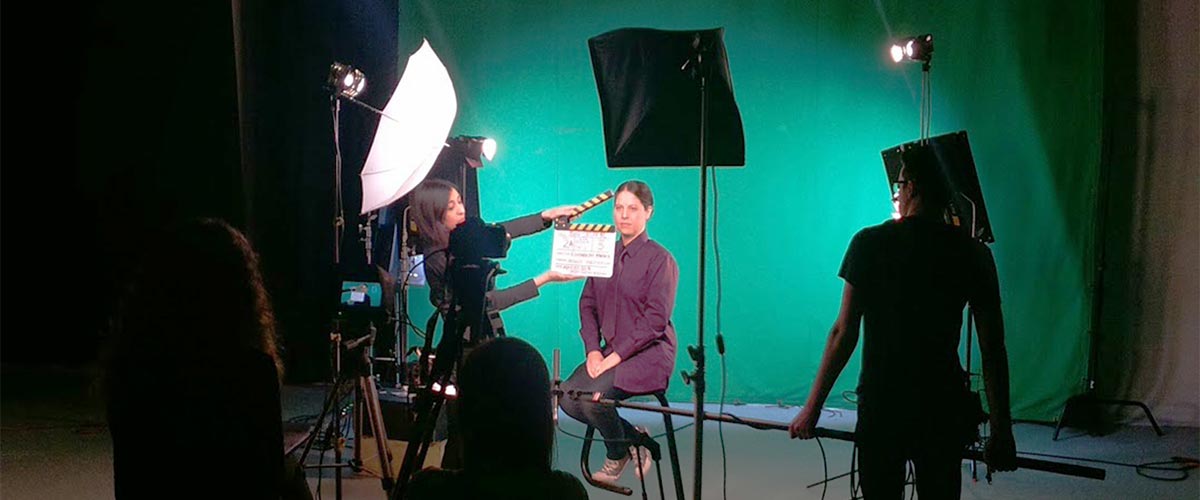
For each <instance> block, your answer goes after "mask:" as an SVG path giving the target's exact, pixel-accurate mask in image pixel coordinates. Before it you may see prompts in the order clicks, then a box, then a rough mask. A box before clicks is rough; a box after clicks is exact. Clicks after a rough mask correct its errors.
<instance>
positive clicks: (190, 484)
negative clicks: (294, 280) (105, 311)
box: [105, 219, 311, 499]
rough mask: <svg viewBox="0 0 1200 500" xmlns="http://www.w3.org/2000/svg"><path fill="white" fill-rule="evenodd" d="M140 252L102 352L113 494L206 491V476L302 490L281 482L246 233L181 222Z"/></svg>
mask: <svg viewBox="0 0 1200 500" xmlns="http://www.w3.org/2000/svg"><path fill="white" fill-rule="evenodd" d="M146 255H147V257H146V258H145V259H144V260H143V261H142V263H141V265H140V266H139V268H138V269H137V270H136V273H135V275H134V276H133V279H132V280H131V282H130V284H129V286H128V288H127V290H126V292H125V294H124V296H123V297H122V298H121V301H120V305H119V309H118V311H117V314H116V316H115V318H114V322H113V326H114V331H113V336H112V338H111V339H110V345H109V346H108V352H107V353H106V357H107V360H106V361H107V365H108V366H107V367H106V371H105V388H106V391H107V412H108V422H109V431H110V432H111V434H112V442H113V483H114V488H115V490H116V496H117V498H164V497H170V498H193V497H198V496H208V495H211V493H212V492H211V491H207V490H205V489H203V488H200V489H197V485H198V484H201V483H202V482H203V479H202V478H203V477H204V476H212V475H221V476H223V477H222V478H221V479H219V480H218V482H219V483H220V484H221V485H222V486H221V489H222V490H224V491H228V492H229V493H230V494H231V495H233V496H237V497H239V498H273V499H277V498H280V497H281V496H282V497H285V498H296V497H299V498H306V497H307V498H311V497H310V496H309V492H308V489H307V486H306V485H305V484H304V480H303V477H302V475H301V476H299V477H298V478H297V477H296V476H295V474H296V470H295V469H293V470H292V472H291V474H292V475H293V477H292V481H290V482H285V480H284V472H285V471H284V469H285V468H284V457H283V431H282V416H281V411H280V401H279V383H280V378H281V373H282V364H281V362H280V359H279V356H278V353H277V349H276V339H275V321H274V314H273V312H272V310H271V305H270V302H269V299H268V297H267V294H266V291H265V290H264V288H263V282H262V276H261V275H260V274H259V267H258V257H257V256H256V255H255V253H254V251H253V250H252V249H251V247H250V243H249V241H247V240H246V237H245V236H243V235H242V233H240V232H239V231H238V230H236V229H234V228H233V227H230V226H229V225H228V224H226V223H225V222H222V221H219V220H213V219H204V220H191V221H187V222H185V223H183V224H181V225H179V226H176V227H173V228H171V229H170V230H168V231H165V232H164V234H163V235H162V236H160V237H158V238H156V239H155V246H154V248H153V249H150V250H148V251H147V254H146ZM180 270H183V271H182V272H181V271H180ZM289 488H291V489H289Z"/></svg>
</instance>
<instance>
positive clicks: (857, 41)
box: [400, 0, 1102, 420]
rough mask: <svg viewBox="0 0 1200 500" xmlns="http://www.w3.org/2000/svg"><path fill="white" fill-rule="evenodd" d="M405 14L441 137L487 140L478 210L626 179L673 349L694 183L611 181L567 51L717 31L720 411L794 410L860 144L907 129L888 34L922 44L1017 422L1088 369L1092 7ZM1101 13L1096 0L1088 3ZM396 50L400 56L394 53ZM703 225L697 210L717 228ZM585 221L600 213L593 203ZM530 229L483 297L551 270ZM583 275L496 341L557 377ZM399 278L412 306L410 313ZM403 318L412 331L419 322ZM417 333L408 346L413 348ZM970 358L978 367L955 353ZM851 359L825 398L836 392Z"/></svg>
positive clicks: (693, 266) (857, 219)
mask: <svg viewBox="0 0 1200 500" xmlns="http://www.w3.org/2000/svg"><path fill="white" fill-rule="evenodd" d="M1048 3H1049V4H1067V3H1070V4H1072V5H1070V6H1061V5H1045V3H1044V2H1042V1H1041V0H1018V1H1013V2H1000V3H997V2H988V1H983V0H972V1H955V0H943V1H927V2H898V1H881V2H871V1H844V0H828V1H791V2H765V1H764V2H724V1H692V2H640V1H605V2H571V1H539V0H530V1H521V2H483V1H480V2H472V1H402V2H401V16H400V17H401V24H400V35H401V36H400V39H401V45H402V46H401V53H402V54H409V53H411V52H413V51H415V49H416V48H417V47H418V46H419V44H420V41H421V39H422V38H428V39H429V40H430V43H431V44H432V46H433V48H434V50H435V51H436V52H437V53H438V55H439V56H440V57H441V58H442V60H443V61H444V62H445V63H446V65H447V68H448V69H449V71H450V75H451V78H452V79H453V81H454V85H455V89H456V91H457V93H458V100H459V115H458V118H457V119H456V122H455V125H454V128H453V130H452V132H451V133H452V135H457V134H467V135H483V136H488V137H492V138H495V139H496V140H497V141H498V142H499V152H498V154H497V156H496V158H495V161H492V162H490V163H487V164H486V166H485V167H484V168H483V169H482V170H480V171H479V182H480V186H481V187H480V191H481V205H482V212H483V216H484V218H485V219H487V220H489V221H500V220H505V219H508V218H511V217H516V216H519V215H524V214H528V213H532V212H536V211H540V210H541V209H543V208H547V207H551V206H557V205H562V204H575V203H581V202H583V201H585V200H587V199H588V198H590V197H592V196H593V195H595V194H597V193H599V192H601V191H603V190H605V189H613V188H615V187H616V186H617V184H619V183H620V182H621V181H624V180H626V179H635V178H636V179H641V180H644V181H646V182H647V183H649V184H650V186H651V187H652V188H653V190H654V195H655V201H656V203H655V210H654V216H653V218H652V219H651V221H650V225H649V234H650V236H651V238H653V239H655V240H657V241H659V242H660V243H662V244H663V245H664V246H665V247H666V248H668V249H669V250H670V251H671V252H672V253H673V254H674V256H675V258H676V260H677V261H678V262H679V266H680V283H679V291H678V296H677V303H676V308H675V314H674V323H675V327H676V329H677V332H678V336H679V344H680V349H679V352H678V357H677V362H676V373H675V375H674V376H673V378H672V381H671V387H670V390H669V394H668V396H669V397H670V398H671V399H672V400H673V401H688V400H690V399H691V397H692V396H691V390H692V389H691V388H690V387H689V386H687V385H685V384H683V382H682V379H681V378H680V376H679V374H678V371H679V370H683V369H687V370H690V369H692V367H693V365H692V361H691V360H690V359H689V358H688V356H687V354H686V351H685V350H684V349H683V347H684V346H686V345H689V344H695V342H696V335H697V331H696V323H697V322H696V319H697V318H696V314H697V286H698V283H697V280H698V255H697V254H698V249H699V237H698V234H699V225H698V224H699V190H700V186H699V171H698V170H697V169H696V168H694V167H693V168H642V169H608V168H607V166H606V164H605V160H604V157H605V156H604V139H603V133H602V123H601V118H600V105H599V99H598V97H597V95H596V86H595V80H594V76H593V74H592V69H591V64H590V59H589V56H588V51H587V43H586V42H587V39H588V38H589V37H592V36H595V35H598V34H600V33H604V32H607V31H610V30H613V29H617V28H623V27H649V28H658V29H699V28H713V27H724V28H725V30H726V31H725V45H726V47H727V50H728V55H729V66H730V71H731V73H732V76H733V84H734V93H735V96H736V98H737V102H738V105H739V107H740V110H741V114H742V119H743V122H744V127H745V137H746V166H745V167H744V168H736V169H725V168H723V169H720V170H719V171H718V172H717V174H716V175H717V180H718V196H713V193H712V191H711V190H710V204H709V208H710V212H711V210H712V208H713V205H714V204H713V203H712V201H714V200H715V201H717V202H718V203H719V205H718V208H719V214H717V215H718V217H717V222H718V228H717V231H715V232H714V231H713V230H712V229H711V228H710V230H709V231H708V235H709V237H710V238H711V237H712V236H713V235H714V234H716V236H717V237H718V238H719V240H718V244H719V250H720V263H721V265H720V270H721V275H722V279H723V283H722V285H723V290H722V291H723V295H722V303H721V309H720V315H721V329H722V332H723V333H724V335H725V339H726V344H727V366H728V386H727V401H728V402H735V401H740V402H747V403H776V402H784V403H787V404H800V403H802V402H803V399H804V397H805V396H806V395H807V391H808V389H809V386H810V384H811V383H812V379H813V376H814V374H815V372H816V370H817V367H818V363H819V362H820V358H821V352H822V348H823V346H824V342H825V338H826V335H827V334H828V331H829V328H830V326H831V325H832V323H833V320H834V318H835V316H836V314H837V309H838V305H839V300H840V291H841V286H842V282H841V280H840V279H839V278H838V277H837V270H838V266H839V264H840V262H841V258H842V255H843V253H844V252H845V250H846V246H847V244H848V243H849V241H850V238H851V237H852V236H853V235H854V233H855V232H857V231H858V230H859V229H861V228H862V227H864V226H868V225H872V224H878V223H880V222H882V221H884V220H885V219H887V218H888V217H889V216H890V213H891V206H890V200H889V192H888V185H887V180H886V177H885V175H884V169H883V165H882V162H881V160H880V155H879V152H880V150H882V149H884V148H887V147H889V146H893V145H896V144H899V143H903V142H907V141H910V140H914V139H916V138H917V136H918V132H919V129H918V125H919V114H918V112H919V99H920V81H921V80H920V78H921V75H920V67H919V65H917V64H907V65H896V64H894V63H892V61H891V59H890V58H889V56H888V52H887V48H888V47H889V40H891V39H893V38H896V37H902V36H908V35H917V34H922V33H932V34H933V35H934V44H935V52H934V59H933V71H932V80H933V81H932V88H933V126H932V131H933V134H934V135H938V134H942V133H947V132H952V131H956V130H967V131H968V134H969V136H970V139H971V146H972V150H973V152H974V156H975V161H976V164H977V168H978V171H979V177H980V182H981V184H982V186H983V191H984V195H985V197H986V200H987V203H988V208H989V212H990V216H991V219H992V223H993V227H994V230H995V235H996V243H994V244H993V245H992V249H993V251H994V253H995V256H996V261H997V266H998V268H999V272H1000V280H1001V287H1002V290H1001V295H1002V300H1003V304H1004V315H1005V320H1006V323H1007V325H1006V326H1007V333H1008V348H1009V363H1010V367H1011V371H1012V401H1013V414H1014V416H1015V417H1016V418H1023V419H1035V420H1052V419H1054V418H1055V417H1056V416H1057V412H1058V411H1059V409H1060V408H1061V405H1062V403H1063V402H1064V401H1065V399H1066V398H1067V397H1069V396H1070V395H1072V394H1074V393H1075V392H1077V391H1078V390H1080V389H1081V385H1082V380H1083V378H1084V377H1085V371H1086V366H1087V330H1088V327H1089V324H1088V318H1089V308H1090V296H1089V293H1088V290H1089V283H1090V279H1091V271H1090V267H1091V266H1090V262H1091V258H1092V256H1091V248H1092V244H1093V241H1092V234H1093V231H1092V223H1093V215H1094V211H1095V208H1094V198H1095V189H1096V177H1097V170H1098V168H1099V152H1100V147H1099V146H1100V114H1101V107H1100V102H1101V76H1102V74H1101V71H1102V60H1101V56H1102V52H1101V42H1102V38H1101V37H1102V30H1101V27H1102V12H1101V11H1100V7H1099V5H1093V3H1092V2H1048ZM1097 4H1098V3H1097ZM403 57H405V58H406V57H407V56H406V55H405V56H403ZM712 215H713V214H711V213H710V217H709V221H710V222H711V221H712V220H713V219H714V218H713V217H712ZM581 221H582V222H599V223H607V222H611V204H605V205H603V206H601V207H599V208H597V209H594V210H592V211H591V212H588V213H587V214H585V215H584V216H583V217H582V218H581ZM551 241H552V234H551V231H546V232H544V233H540V234H538V235H535V236H530V237H527V238H524V239H521V240H518V241H517V242H515V243H514V244H513V247H512V249H511V251H510V256H509V258H508V259H506V260H504V261H503V262H502V264H503V267H504V268H505V269H506V270H508V271H509V272H508V274H506V275H504V276H502V277H500V278H499V280H498V282H499V285H500V286H510V285H513V284H516V283H518V282H520V281H521V280H524V279H528V278H532V277H533V276H535V275H536V274H538V273H540V272H542V271H543V270H545V269H547V268H548V266H549V263H550V247H551ZM713 248H714V245H712V244H711V243H710V244H709V245H708V249H709V255H708V268H707V269H708V283H707V285H706V286H707V292H706V295H707V305H706V307H705V309H706V312H707V318H708V319H706V322H705V324H706V328H707V330H708V331H707V332H706V345H707V346H708V353H709V356H710V363H709V366H710V371H709V376H708V380H709V390H708V393H707V394H708V397H707V398H706V399H708V400H709V401H716V400H717V399H718V398H719V397H720V380H721V378H720V376H721V373H720V362H719V360H718V358H717V355H716V352H715V347H714V345H715V341H714V336H715V331H716V315H717V314H718V310H717V307H716V298H717V297H716V286H715V285H716V278H715V274H716V269H717V268H716V262H715V259H714V256H713V255H712V251H713ZM582 287H583V284H582V282H574V283H569V284H558V285H547V286H545V287H543V288H542V295H541V297H540V298H538V299H536V300H534V301H532V302H528V303H525V304H521V305H518V306H516V307H514V308H512V309H510V310H508V311H506V312H505V313H504V319H505V323H506V325H507V327H508V330H509V334H510V335H512V336H517V337H521V338H524V339H526V340H528V341H530V342H532V343H533V344H534V345H535V346H537V347H538V348H539V349H540V350H541V351H542V353H543V355H544V356H545V357H546V358H547V359H549V358H550V356H551V352H552V351H553V350H554V349H556V348H557V349H561V351H562V359H563V372H564V373H563V375H564V376H565V375H567V374H569V373H570V370H571V369H572V368H574V366H576V365H577V364H578V363H580V362H582V361H583V358H584V353H583V344H582V342H581V341H580V339H579V334H578V330H579V316H578V309H577V301H578V297H579V293H580V291H581V290H582ZM427 293H428V292H427V290H425V289H414V290H413V293H412V297H411V303H412V307H413V316H414V318H415V319H418V320H421V319H424V318H425V317H427V316H428V314H429V311H430V307H429V305H428V301H427V300H426V294H427ZM417 322H418V323H420V321H417ZM413 340H414V341H416V340H418V339H415V338H414V339H413ZM973 359H974V362H973V363H974V368H975V370H976V371H978V369H979V361H978V360H979V358H978V355H977V351H976V354H973ZM858 370H859V357H858V355H857V354H856V355H855V356H854V358H852V359H851V361H850V363H849V365H848V366H847V368H846V370H845V371H844V372H843V374H842V376H841V378H840V379H839V380H838V382H837V385H836V386H835V387H834V392H833V394H834V395H835V396H834V397H831V398H830V401H829V404H830V405H831V406H842V407H848V406H850V405H849V404H848V403H847V402H846V401H844V400H842V399H841V398H839V397H837V396H836V395H837V394H839V393H840V392H841V391H845V390H853V389H854V387H855V385H856V383H857V378H858Z"/></svg>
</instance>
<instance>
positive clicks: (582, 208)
mask: <svg viewBox="0 0 1200 500" xmlns="http://www.w3.org/2000/svg"><path fill="white" fill-rule="evenodd" d="M612 197H613V192H612V190H611V189H609V190H608V191H605V192H603V193H600V194H598V195H596V196H593V197H592V199H590V200H588V201H585V202H583V203H580V204H579V206H577V207H575V213H573V214H571V218H572V219H574V218H576V217H579V216H580V215H582V214H583V213H584V212H587V211H588V210H591V209H593V208H595V207H596V205H599V204H601V203H604V202H606V201H608V200H609V199H611V198H612ZM568 225H569V224H568V223H567V221H566V219H558V220H557V221H555V223H554V229H567V227H568Z"/></svg>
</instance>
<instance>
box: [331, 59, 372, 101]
mask: <svg viewBox="0 0 1200 500" xmlns="http://www.w3.org/2000/svg"><path fill="white" fill-rule="evenodd" d="M326 83H328V84H329V88H330V89H332V90H333V91H334V92H336V93H337V94H338V95H341V96H343V97H347V98H350V99H353V98H355V97H357V96H358V94H361V93H362V91H363V89H365V88H366V87H367V77H366V75H364V74H363V72H362V71H359V70H358V69H356V68H354V66H351V65H349V64H342V63H340V62H336V61H335V62H334V63H333V64H330V65H329V80H328V81H327V82H326Z"/></svg>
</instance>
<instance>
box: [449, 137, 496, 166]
mask: <svg viewBox="0 0 1200 500" xmlns="http://www.w3.org/2000/svg"><path fill="white" fill-rule="evenodd" d="M449 145H450V146H452V147H456V148H459V149H460V150H461V151H462V154H463V156H464V157H466V160H467V164H468V165H470V166H471V168H480V167H482V166H483V160H484V159H486V160H487V161H492V159H494V158H495V157H496V147H497V146H496V140H495V139H492V138H490V137H480V136H471V135H460V136H458V137H455V138H453V139H450V144H449Z"/></svg>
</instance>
